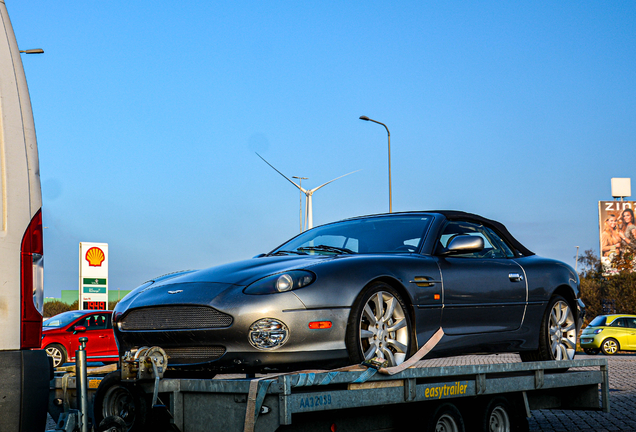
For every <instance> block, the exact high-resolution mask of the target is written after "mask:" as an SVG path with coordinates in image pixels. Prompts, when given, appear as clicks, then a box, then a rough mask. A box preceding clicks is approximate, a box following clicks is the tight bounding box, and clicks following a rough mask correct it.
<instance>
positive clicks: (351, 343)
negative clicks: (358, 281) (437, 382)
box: [346, 282, 414, 366]
mask: <svg viewBox="0 0 636 432" xmlns="http://www.w3.org/2000/svg"><path fill="white" fill-rule="evenodd" d="M411 322H412V321H411V315H410V313H409V308H408V305H407V304H406V302H405V301H404V300H403V299H402V296H401V295H400V293H398V292H397V291H396V290H395V289H394V288H393V287H392V286H390V285H388V284H386V283H384V282H375V283H373V284H371V285H370V286H369V287H368V288H366V289H365V290H363V291H362V293H361V294H360V296H359V297H358V299H356V302H355V303H354V305H353V307H352V308H351V314H350V315H349V322H348V323H347V335H346V345H347V350H348V351H349V359H350V361H351V362H353V363H362V362H364V361H365V360H371V359H372V358H374V357H378V356H379V357H382V358H384V359H385V360H387V361H388V362H389V366H397V365H399V364H400V363H402V362H404V360H406V359H407V358H409V357H410V356H411V354H412V353H411V350H412V348H413V346H414V343H413V340H412V339H413V338H412V324H411Z"/></svg>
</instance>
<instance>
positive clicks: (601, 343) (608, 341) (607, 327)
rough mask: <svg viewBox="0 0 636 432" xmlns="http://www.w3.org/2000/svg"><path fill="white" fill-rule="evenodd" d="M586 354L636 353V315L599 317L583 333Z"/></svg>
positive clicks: (582, 339) (583, 345) (582, 341)
mask: <svg viewBox="0 0 636 432" xmlns="http://www.w3.org/2000/svg"><path fill="white" fill-rule="evenodd" d="M581 348H583V351H585V353H586V354H598V353H599V352H600V351H602V352H603V354H605V355H614V354H616V353H617V352H618V351H636V315H599V316H597V317H596V318H594V319H593V320H592V322H591V323H590V325H588V326H587V327H586V328H585V329H583V333H581Z"/></svg>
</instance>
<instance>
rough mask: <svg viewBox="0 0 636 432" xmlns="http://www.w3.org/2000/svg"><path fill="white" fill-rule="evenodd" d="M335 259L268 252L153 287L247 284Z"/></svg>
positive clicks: (179, 277)
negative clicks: (271, 255)
mask: <svg viewBox="0 0 636 432" xmlns="http://www.w3.org/2000/svg"><path fill="white" fill-rule="evenodd" d="M333 259H335V257H333V256H325V255H311V256H273V257H268V256H265V257H259V258H252V259H249V260H244V261H238V262H233V263H229V264H223V265H220V266H216V267H210V268H208V269H205V270H198V271H194V272H191V273H185V274H183V275H181V276H177V277H175V278H171V279H168V280H165V281H162V282H157V283H155V284H153V287H159V286H162V285H174V284H180V283H196V282H208V283H219V284H231V285H239V286H247V285H249V284H251V283H252V282H255V281H257V280H259V279H261V278H264V277H266V276H269V275H272V274H276V273H281V272H285V271H289V270H301V269H307V268H310V267H313V266H315V265H316V264H320V263H324V262H326V261H331V260H333Z"/></svg>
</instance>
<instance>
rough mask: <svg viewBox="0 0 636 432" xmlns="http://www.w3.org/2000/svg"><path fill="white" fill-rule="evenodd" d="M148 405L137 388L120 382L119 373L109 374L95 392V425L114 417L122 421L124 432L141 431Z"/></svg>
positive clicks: (144, 396)
mask: <svg viewBox="0 0 636 432" xmlns="http://www.w3.org/2000/svg"><path fill="white" fill-rule="evenodd" d="M149 405H150V404H149V401H148V397H147V396H146V394H145V393H144V392H143V391H142V390H141V389H140V388H139V387H138V386H136V385H135V384H134V383H124V382H122V381H121V372H120V371H115V372H111V373H109V374H108V375H106V376H105V377H104V379H103V380H102V382H101V383H100V384H99V387H98V388H97V391H96V392H95V401H94V403H93V415H94V418H95V424H98V425H99V424H101V422H102V421H104V420H106V419H107V418H108V417H113V416H114V417H119V418H121V419H122V420H123V422H124V423H125V428H124V431H129V432H133V431H143V430H145V425H146V419H147V413H148V410H149Z"/></svg>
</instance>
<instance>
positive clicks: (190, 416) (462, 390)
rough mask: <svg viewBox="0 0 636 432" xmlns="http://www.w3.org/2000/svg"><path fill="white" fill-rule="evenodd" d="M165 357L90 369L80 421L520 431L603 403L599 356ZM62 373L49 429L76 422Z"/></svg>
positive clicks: (255, 431)
mask: <svg viewBox="0 0 636 432" xmlns="http://www.w3.org/2000/svg"><path fill="white" fill-rule="evenodd" d="M153 350H154V351H153ZM140 354H141V355H140ZM166 359H167V357H165V353H164V352H163V350H161V349H160V348H157V347H153V348H149V349H148V348H144V349H140V352H138V353H137V354H136V356H130V355H129V356H128V357H127V358H126V357H124V358H123V359H122V362H121V365H122V368H121V369H120V370H117V371H116V372H112V373H110V374H108V375H106V376H104V375H103V374H102V375H101V376H91V375H90V374H89V377H88V379H84V382H85V383H86V382H88V387H93V389H90V391H92V390H94V387H96V382H99V383H100V384H99V388H98V389H97V390H96V391H95V393H94V394H93V395H92V398H91V397H88V399H92V400H91V401H90V403H89V405H93V408H92V410H91V409H90V407H89V411H91V412H93V411H94V413H95V414H94V417H93V416H92V415H91V414H90V413H89V414H88V416H86V417H91V419H90V420H88V419H87V420H86V421H85V424H86V425H87V424H89V423H92V424H93V425H94V429H93V430H95V431H103V430H109V431H120V430H156V431H162V430H166V431H182V432H195V431H196V432H198V431H201V432H203V431H217V430H218V431H224V432H230V431H245V432H266V431H296V430H298V431H327V430H330V431H336V430H337V431H379V430H382V431H390V430H396V431H397V430H403V429H405V428H407V427H412V425H413V424H418V425H423V427H422V429H424V430H426V431H439V430H443V431H462V430H469V431H470V430H486V431H495V430H497V431H511V430H520V431H523V430H527V429H528V420H527V418H528V417H530V416H531V413H530V411H531V410H534V409H569V410H602V411H604V412H609V410H610V407H609V382H608V368H607V360H606V359H604V358H598V359H584V360H569V361H545V362H528V363H500V364H478V365H459V366H434V367H430V366H425V365H423V363H422V362H420V363H415V365H413V366H412V367H409V368H408V369H405V370H402V371H400V372H399V373H396V374H394V375H386V374H384V373H383V370H382V368H374V367H371V366H362V365H360V366H352V367H348V368H343V369H336V370H328V371H300V372H292V373H284V374H270V375H264V376H259V377H246V378H230V379H219V378H218V377H217V378H216V379H202V378H195V379H192V378H188V379H186V378H162V376H163V369H164V368H163V365H165V363H162V362H163V361H164V360H166ZM63 380H64V379H63V378H60V377H57V378H55V379H54V380H53V381H52V382H51V398H50V400H51V404H50V413H51V415H52V416H53V418H57V416H58V415H59V417H60V418H61V419H62V420H61V421H58V429H56V430H65V431H73V430H78V431H79V430H83V429H79V428H77V423H78V422H77V421H76V419H75V420H73V421H70V422H69V421H66V422H65V420H68V419H69V418H71V417H68V411H69V407H70V408H73V406H75V407H77V406H79V405H80V403H79V402H73V401H66V400H64V401H63V402H60V398H61V397H62V396H61V395H62V392H61V391H62V390H65V391H66V392H67V398H71V399H72V396H73V393H74V390H76V389H74V387H76V386H75V384H76V381H75V379H73V377H71V378H70V379H69V378H68V377H67V379H66V382H65V383H64V385H63V382H62V381H63ZM79 381H81V378H80V379H79ZM599 385H600V390H601V392H600V398H599ZM62 387H64V389H62ZM62 405H65V406H66V408H67V409H66V412H65V413H63V414H61V411H62V410H61V409H60V408H61V406H62ZM70 411H73V410H72V409H71V410H70ZM60 414H61V415H60ZM86 417H84V418H86ZM80 423H81V422H80ZM73 428H76V429H73ZM86 430H90V429H88V428H86Z"/></svg>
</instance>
